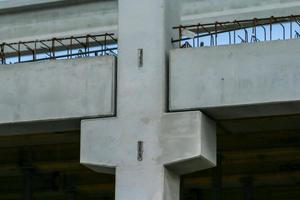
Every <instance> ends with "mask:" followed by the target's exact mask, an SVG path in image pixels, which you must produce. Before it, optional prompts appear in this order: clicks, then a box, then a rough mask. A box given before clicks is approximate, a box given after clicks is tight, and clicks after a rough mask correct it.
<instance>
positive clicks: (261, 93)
mask: <svg viewBox="0 0 300 200" xmlns="http://www.w3.org/2000/svg"><path fill="white" fill-rule="evenodd" d="M299 45H300V41H299V40H286V41H273V42H261V43H255V44H242V45H234V46H218V47H204V48H195V49H176V50H173V51H172V52H171V66H170V108H171V110H190V109H192V110H194V109H201V110H203V111H205V112H207V113H209V114H210V115H212V116H213V117H214V118H217V119H226V118H240V117H258V116H268V115H281V114H295V113H300V103H299V100H300V88H299V87H298V85H299V84H300V63H299V61H298V57H299V55H298V54H299V51H298V48H299Z"/></svg>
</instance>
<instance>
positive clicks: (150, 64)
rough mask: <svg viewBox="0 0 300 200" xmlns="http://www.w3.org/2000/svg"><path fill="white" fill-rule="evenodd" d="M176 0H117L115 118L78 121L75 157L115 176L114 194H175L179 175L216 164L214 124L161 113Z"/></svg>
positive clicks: (126, 198) (157, 198)
mask: <svg viewBox="0 0 300 200" xmlns="http://www.w3.org/2000/svg"><path fill="white" fill-rule="evenodd" d="M179 23H180V0H120V1H119V36H118V38H119V39H118V42H119V43H118V46H119V50H118V77H117V78H118V90H117V91H118V97H117V116H116V117H115V118H105V119H88V120H83V121H82V122H81V156H80V162H81V163H82V164H84V165H86V166H87V167H90V168H92V169H94V170H96V171H98V172H101V173H114V174H116V194H115V196H116V200H179V193H180V187H179V185H180V181H179V180H180V175H182V174H186V173H190V172H194V171H197V170H202V169H206V168H209V167H212V166H214V165H215V163H216V150H215V148H216V142H215V133H216V125H215V122H214V121H212V120H211V119H209V118H208V117H206V116H205V115H204V114H202V113H201V112H199V111H196V112H182V113H165V111H166V110H167V109H166V107H165V106H166V94H167V91H166V80H167V78H166V76H167V74H166V68H167V64H168V54H169V50H170V49H171V47H172V44H171V37H172V36H173V34H176V33H175V32H173V30H172V27H173V26H175V25H178V24H179Z"/></svg>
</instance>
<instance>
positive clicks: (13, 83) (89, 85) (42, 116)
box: [0, 56, 115, 129]
mask: <svg viewBox="0 0 300 200" xmlns="http://www.w3.org/2000/svg"><path fill="white" fill-rule="evenodd" d="M114 84H115V59H114V57H110V56H106V57H95V58H82V59H73V60H60V61H57V60H56V61H43V62H35V63H26V64H14V65H3V66H2V67H0V93H1V96H0V125H1V126H0V129H1V127H2V126H4V127H5V126H7V125H5V124H10V123H20V122H31V123H32V122H37V121H50V122H53V121H67V120H70V119H76V118H77V119H82V118H89V117H101V116H111V115H114V93H115V92H114V90H115V86H114ZM25 127H26V126H25Z"/></svg>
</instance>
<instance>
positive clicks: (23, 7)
mask: <svg viewBox="0 0 300 200" xmlns="http://www.w3.org/2000/svg"><path fill="white" fill-rule="evenodd" d="M182 3H183V10H182V12H181V21H179V22H178V24H176V25H179V24H184V25H187V24H198V23H211V22H215V21H220V22H222V21H233V20H235V19H237V20H243V19H253V18H265V17H270V16H288V15H292V14H293V15H297V14H299V9H300V0H289V1H282V0H264V1H261V0H251V1H249V0H222V1H219V0H201V1H199V0H183V1H182ZM131 6H134V5H132V4H131ZM118 14H119V12H118V3H117V0H98V1H95V0H77V1H64V0H41V1H38V0H22V1H16V0H13V1H11V0H9V1H8V0H4V1H2V2H1V1H0V24H1V26H0V42H18V41H26V40H36V39H48V38H52V37H64V36H71V35H73V36H77V35H86V34H99V33H105V32H117V31H118Z"/></svg>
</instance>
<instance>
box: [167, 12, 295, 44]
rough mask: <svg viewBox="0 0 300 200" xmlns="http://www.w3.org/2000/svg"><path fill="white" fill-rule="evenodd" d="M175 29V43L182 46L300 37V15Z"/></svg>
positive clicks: (199, 24)
mask: <svg viewBox="0 0 300 200" xmlns="http://www.w3.org/2000/svg"><path fill="white" fill-rule="evenodd" d="M173 29H176V30H178V36H179V38H178V39H172V42H173V43H177V44H179V47H180V48H186V47H201V46H217V45H225V44H228V45H231V44H237V43H250V42H259V41H272V40H278V39H282V40H286V39H293V38H299V37H300V15H290V16H284V17H274V16H272V17H269V18H261V19H257V18H254V19H251V20H240V21H237V20H235V21H232V22H228V21H227V22H214V23H208V24H201V23H198V24H195V25H187V26H183V25H180V26H177V27H173ZM205 43H207V44H205Z"/></svg>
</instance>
